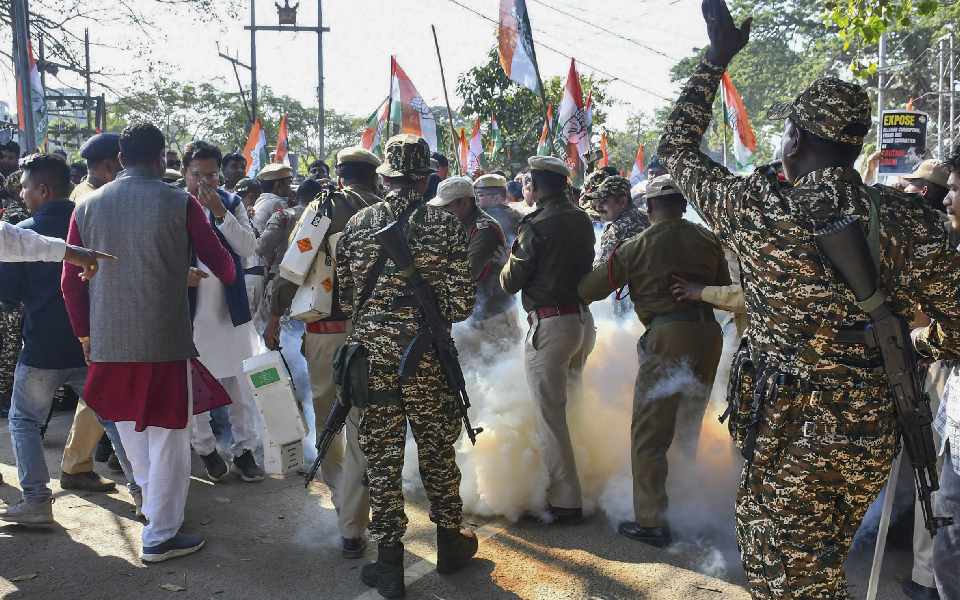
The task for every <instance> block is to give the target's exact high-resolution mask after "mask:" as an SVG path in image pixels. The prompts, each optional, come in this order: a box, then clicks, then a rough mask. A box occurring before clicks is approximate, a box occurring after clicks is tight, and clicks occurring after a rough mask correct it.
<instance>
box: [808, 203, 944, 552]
mask: <svg viewBox="0 0 960 600" xmlns="http://www.w3.org/2000/svg"><path fill="white" fill-rule="evenodd" d="M872 221H874V219H872ZM871 230H872V231H871V234H872V235H874V236H878V235H879V230H878V224H877V223H876V222H875V221H874V222H873V223H871ZM816 239H817V246H818V247H819V248H820V251H821V252H822V253H823V255H824V256H826V258H827V259H828V260H829V261H830V263H831V264H832V265H833V268H834V269H835V270H836V271H837V273H838V274H839V275H840V278H841V279H842V280H843V281H844V283H845V284H846V285H847V287H849V288H850V290H851V291H852V292H853V295H854V297H855V298H856V301H857V305H858V306H859V307H860V308H861V309H862V310H863V311H864V312H866V313H867V314H868V315H870V325H868V326H867V328H866V329H865V331H864V340H863V342H864V344H865V345H866V346H867V348H868V349H870V350H877V349H879V350H880V356H881V357H882V359H883V369H884V371H885V372H886V375H887V379H888V381H889V390H890V396H891V397H892V400H893V404H894V407H895V408H896V412H897V422H898V423H899V425H900V435H901V437H902V439H903V446H904V449H905V450H906V452H907V456H909V457H910V463H911V466H912V467H913V475H914V477H913V478H914V482H915V483H916V486H917V496H918V498H919V500H920V506H921V509H922V510H923V520H924V523H925V525H926V527H927V530H928V531H930V535H931V537H932V536H935V535H936V534H937V529H938V528H940V527H948V526H949V525H951V524H952V523H953V519H952V518H951V517H937V516H934V514H933V507H932V506H931V503H930V494H931V493H932V492H935V491H937V490H938V489H939V488H940V482H939V479H938V475H937V453H936V450H935V449H934V446H933V431H932V428H931V423H932V422H933V417H932V415H931V413H930V398H929V397H928V396H927V395H926V394H925V393H922V392H921V386H920V381H919V378H918V370H917V357H916V353H915V351H914V347H913V342H912V341H911V339H910V329H909V325H908V324H907V321H906V319H904V318H903V317H901V316H899V315H897V314H896V313H894V312H893V311H892V310H891V309H890V306H889V304H888V303H887V297H886V293H885V292H884V290H882V289H880V288H879V286H878V285H877V280H878V273H877V271H878V263H879V257H878V255H879V238H878V237H875V238H874V241H873V244H872V245H873V246H875V248H876V250H875V252H874V253H873V257H871V249H870V248H868V247H867V240H866V239H865V238H864V233H863V229H862V228H861V227H860V223H859V221H858V219H857V218H856V217H849V216H848V217H845V218H843V219H841V220H839V221H837V222H835V223H832V224H830V225H828V226H827V227H825V228H823V229H822V230H819V231H817V232H816ZM887 493H888V494H892V493H893V490H889V489H888V490H887Z"/></svg>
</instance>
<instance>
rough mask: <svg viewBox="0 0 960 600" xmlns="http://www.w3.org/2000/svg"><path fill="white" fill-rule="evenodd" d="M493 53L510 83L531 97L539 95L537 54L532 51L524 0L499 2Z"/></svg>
mask: <svg viewBox="0 0 960 600" xmlns="http://www.w3.org/2000/svg"><path fill="white" fill-rule="evenodd" d="M497 54H499V55H500V65H501V66H502V67H503V72H504V73H506V74H507V77H508V78H510V80H511V81H514V82H516V83H519V84H520V85H522V86H523V87H525V88H528V89H530V90H532V91H533V92H534V93H535V94H539V93H540V73H539V69H538V67H537V53H536V51H535V50H534V48H533V30H532V29H531V28H530V17H529V16H528V14H527V2H526V0H500V26H499V27H498V28H497Z"/></svg>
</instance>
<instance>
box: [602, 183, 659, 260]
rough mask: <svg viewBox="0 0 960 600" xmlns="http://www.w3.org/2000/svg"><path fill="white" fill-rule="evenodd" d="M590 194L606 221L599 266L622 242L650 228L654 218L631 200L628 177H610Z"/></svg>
mask: <svg viewBox="0 0 960 600" xmlns="http://www.w3.org/2000/svg"><path fill="white" fill-rule="evenodd" d="M589 197H590V199H591V200H592V202H591V204H592V205H593V206H594V208H595V209H596V211H597V212H598V213H599V214H600V218H601V220H603V222H604V223H606V225H605V226H604V228H603V233H602V234H601V235H600V254H598V255H597V258H596V259H594V261H593V266H594V268H596V267H597V265H600V264H604V263H606V262H607V259H609V258H610V255H611V254H613V249H614V248H616V247H617V246H618V245H619V244H622V243H623V242H625V241H627V240H629V239H630V238H632V237H633V236H635V235H637V234H638V233H640V232H642V231H643V230H644V229H646V228H647V227H650V219H649V218H647V215H646V214H644V213H643V212H642V211H641V210H640V209H639V208H637V206H636V205H635V204H634V203H633V200H631V199H630V182H629V181H627V179H626V178H625V177H621V176H619V175H611V176H609V177H607V178H606V179H604V180H603V182H602V183H601V184H600V185H599V186H598V187H597V189H596V191H594V192H592V193H591V194H590V195H589Z"/></svg>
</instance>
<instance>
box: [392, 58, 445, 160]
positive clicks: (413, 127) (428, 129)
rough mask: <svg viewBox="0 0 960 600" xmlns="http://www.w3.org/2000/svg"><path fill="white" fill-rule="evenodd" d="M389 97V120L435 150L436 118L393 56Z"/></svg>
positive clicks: (402, 131)
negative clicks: (424, 141)
mask: <svg viewBox="0 0 960 600" xmlns="http://www.w3.org/2000/svg"><path fill="white" fill-rule="evenodd" d="M390 99H391V107H390V122H391V123H397V124H399V125H400V133H410V134H413V135H418V136H420V137H422V138H423V139H425V140H426V141H427V144H429V145H430V150H431V151H432V152H436V151H437V120H436V119H435V118H434V116H433V111H432V110H430V107H429V106H427V103H426V102H425V101H424V99H423V96H421V95H420V92H418V91H417V88H415V87H414V86H413V82H412V81H410V78H409V77H407V74H406V73H404V71H403V69H401V68H400V65H399V64H397V58H396V57H395V56H391V57H390Z"/></svg>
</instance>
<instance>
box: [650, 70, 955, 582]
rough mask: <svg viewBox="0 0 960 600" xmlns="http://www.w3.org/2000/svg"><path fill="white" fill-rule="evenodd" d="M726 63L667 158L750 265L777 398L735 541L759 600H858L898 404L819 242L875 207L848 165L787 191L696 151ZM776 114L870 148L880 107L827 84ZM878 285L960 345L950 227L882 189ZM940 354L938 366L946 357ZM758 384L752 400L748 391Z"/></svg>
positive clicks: (763, 363) (754, 332) (760, 376)
mask: <svg viewBox="0 0 960 600" xmlns="http://www.w3.org/2000/svg"><path fill="white" fill-rule="evenodd" d="M723 71H724V68H723V67H721V66H717V65H714V64H712V63H710V62H708V61H706V60H705V61H703V62H701V63H700V65H699V66H698V68H697V69H696V71H695V72H694V74H693V76H692V77H691V78H690V80H689V81H688V82H687V84H686V86H685V88H684V90H683V92H682V94H681V96H680V98H679V100H678V103H677V106H676V107H675V108H674V110H673V113H672V114H671V116H670V119H669V121H668V124H667V126H666V128H665V133H664V137H663V139H662V140H661V142H660V147H659V150H658V153H659V155H660V157H661V159H662V160H663V161H664V163H665V164H666V166H667V168H668V169H669V171H670V173H671V174H672V175H673V177H674V180H675V181H676V182H677V183H678V184H679V186H680V188H681V189H682V190H683V192H684V195H685V196H686V197H687V199H688V200H689V201H690V202H691V204H693V206H694V208H695V209H696V210H697V211H698V212H699V213H700V215H701V216H702V217H703V219H704V221H705V222H706V223H707V224H708V225H709V226H710V227H711V228H713V230H714V231H716V232H717V233H718V235H719V236H720V237H721V239H722V240H723V241H724V242H725V243H726V244H727V245H729V247H730V248H731V249H733V251H734V252H736V253H737V254H738V255H739V256H740V260H741V262H742V269H743V271H742V272H743V277H744V281H745V288H746V292H745V301H746V307H747V311H748V314H749V315H750V323H749V326H748V338H749V350H750V353H751V355H752V358H753V362H754V365H757V369H756V371H755V375H754V376H753V379H754V380H755V381H757V382H758V385H757V391H758V392H766V393H761V394H760V395H759V396H758V397H760V398H766V401H765V406H764V407H763V411H762V413H761V419H760V424H759V429H758V431H759V433H758V437H757V442H756V449H755V452H754V455H753V460H752V463H748V464H747V465H746V466H745V467H744V471H743V475H742V478H741V485H740V489H739V492H738V498H737V537H738V541H739V545H740V551H741V555H742V558H743V566H744V570H745V571H746V574H747V578H748V580H749V583H750V588H751V591H752V594H753V597H754V598H763V599H766V598H830V599H836V598H847V597H849V596H848V592H847V589H846V580H845V577H844V572H843V564H844V561H845V560H846V558H847V554H848V552H849V548H850V544H851V541H852V539H853V534H854V532H855V531H856V530H857V527H858V526H859V524H860V521H861V519H862V518H863V515H864V513H865V511H866V509H867V507H868V506H869V504H870V503H871V501H873V499H874V498H875V497H876V496H877V494H878V492H879V491H880V489H881V488H882V487H883V484H884V481H885V480H886V478H887V474H888V473H889V471H890V464H891V461H892V459H893V457H894V455H895V453H896V452H897V447H898V445H899V444H898V439H897V428H896V422H895V415H894V408H893V404H892V403H891V401H890V400H889V397H888V389H887V380H886V377H885V376H884V374H883V371H882V368H881V362H880V360H879V356H878V355H875V354H872V353H870V352H868V351H867V349H866V348H865V347H864V346H863V345H862V344H849V345H841V344H839V343H838V341H837V340H836V338H837V336H838V332H839V331H840V330H841V329H846V328H858V329H862V327H863V326H864V325H865V323H866V320H867V317H866V315H865V314H864V313H863V312H862V311H861V310H860V309H859V308H857V306H856V304H855V303H854V296H853V294H852V292H850V291H849V289H848V288H847V287H846V286H845V285H844V284H843V283H842V281H841V280H840V278H839V277H838V276H837V275H836V274H835V272H834V271H833V269H832V268H831V267H830V266H829V264H828V263H827V261H826V260H825V258H823V257H822V256H821V255H820V253H819V251H818V248H817V246H816V243H815V239H814V235H813V232H814V231H815V230H816V229H817V228H818V227H820V226H823V225H825V224H827V223H831V222H833V221H835V220H836V219H838V218H839V217H840V216H843V215H856V216H858V217H860V218H861V220H863V221H864V222H868V221H869V216H868V215H869V205H870V199H869V197H868V194H867V191H866V188H865V186H864V185H863V182H862V180H861V178H860V175H859V174H858V173H857V172H856V171H855V170H853V169H852V168H848V167H834V168H828V169H822V170H817V171H814V172H812V173H809V174H807V175H805V176H803V177H801V178H799V179H798V180H797V181H796V182H795V187H794V188H793V189H791V190H784V189H781V186H780V185H779V184H778V182H777V181H776V179H775V178H774V177H771V176H770V175H769V174H767V173H764V172H763V171H762V170H758V171H756V172H754V173H753V174H752V175H750V176H748V177H739V176H735V175H733V174H731V173H730V172H729V171H727V170H726V169H725V168H723V167H722V166H720V165H718V164H716V163H714V162H713V161H711V160H710V159H709V158H708V157H707V156H705V155H704V154H703V153H702V152H700V143H701V140H702V138H703V134H704V131H705V130H706V128H707V126H708V125H709V122H710V118H711V115H712V113H711V106H712V104H713V100H714V96H715V94H716V90H717V86H718V85H719V82H720V77H721V74H722V73H723ZM786 109H787V110H786V112H783V111H778V116H781V117H783V116H789V117H790V118H791V121H793V122H794V124H796V125H797V126H798V127H801V128H802V129H804V130H806V131H808V132H811V133H813V134H815V135H817V136H819V137H821V138H824V139H828V140H833V141H836V142H841V143H848V144H862V142H863V135H864V134H865V133H866V132H867V129H868V128H869V124H870V101H869V98H868V97H867V95H866V93H865V92H864V91H863V90H862V89H861V88H859V87H858V86H855V85H852V84H848V83H844V82H842V81H840V80H837V79H832V78H825V79H820V80H818V81H816V82H815V83H814V84H813V85H812V86H811V87H810V88H808V89H807V90H806V91H805V92H803V93H802V94H801V95H800V97H798V98H797V100H796V101H795V102H794V103H793V104H792V105H789V106H787V107H786ZM880 189H881V194H882V196H883V198H882V202H881V203H880V206H879V221H880V238H881V280H882V287H883V288H884V289H885V290H886V291H887V293H888V298H889V303H890V306H891V307H892V308H893V309H894V310H895V311H896V312H897V313H898V314H900V315H903V316H906V317H908V318H909V317H910V316H912V314H913V308H914V306H916V304H917V303H919V304H920V305H921V307H922V308H923V311H924V312H925V313H927V314H929V315H931V317H933V318H934V319H935V321H937V322H934V323H933V324H931V325H930V326H929V327H928V328H927V329H925V330H923V331H921V335H920V339H921V341H922V342H923V343H924V344H925V345H927V346H928V347H929V349H930V350H931V353H932V354H934V355H940V354H944V355H950V354H953V353H955V351H956V350H957V348H958V347H960V304H958V302H957V296H956V290H957V289H958V286H960V254H958V253H956V252H954V251H953V250H952V249H951V248H950V247H949V246H948V245H947V240H946V236H945V233H944V230H943V227H942V224H941V223H940V218H939V217H938V216H937V215H936V214H935V213H934V212H933V211H932V210H930V209H929V208H927V207H922V206H920V205H919V203H916V202H912V201H910V200H908V199H907V198H906V196H905V195H903V194H901V193H899V192H896V191H894V190H892V189H890V188H880ZM938 357H939V356H938ZM749 379H750V378H749V377H748V378H745V379H744V380H742V383H741V385H740V388H741V389H740V390H739V391H740V392H741V393H748V394H752V393H753V392H754V390H753V389H752V388H753V386H752V385H749V381H748V380H749Z"/></svg>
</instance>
